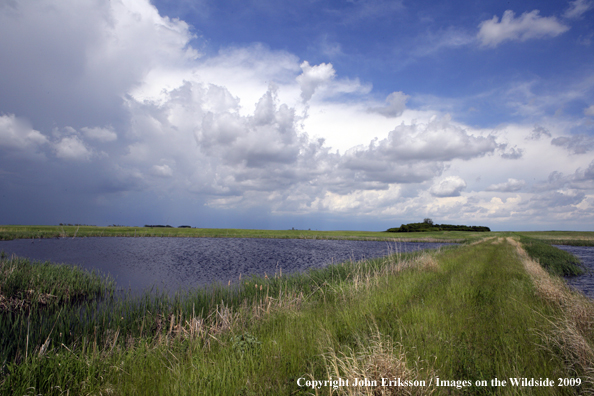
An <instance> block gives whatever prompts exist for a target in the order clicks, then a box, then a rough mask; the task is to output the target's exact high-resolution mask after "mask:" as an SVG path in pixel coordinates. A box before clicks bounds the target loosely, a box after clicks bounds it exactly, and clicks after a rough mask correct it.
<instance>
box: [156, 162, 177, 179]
mask: <svg viewBox="0 0 594 396" xmlns="http://www.w3.org/2000/svg"><path fill="white" fill-rule="evenodd" d="M152 172H153V174H154V175H155V176H160V177H171V176H173V170H172V169H171V168H170V167H169V165H167V164H164V165H153V168H152Z"/></svg>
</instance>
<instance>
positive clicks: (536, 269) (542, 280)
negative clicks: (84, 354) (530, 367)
mask: <svg viewBox="0 0 594 396" xmlns="http://www.w3.org/2000/svg"><path fill="white" fill-rule="evenodd" d="M507 240H508V242H509V243H511V244H512V245H514V246H516V249H517V252H518V255H519V256H520V259H521V260H522V263H523V264H524V268H525V269H526V271H527V272H528V274H529V275H530V277H531V278H532V281H533V282H534V285H535V287H536V293H537V294H538V296H539V297H540V298H542V299H543V300H545V301H547V302H548V303H550V304H553V305H554V306H556V307H558V308H559V309H560V310H561V312H562V320H550V319H548V318H545V319H546V320H547V321H548V322H549V324H550V327H551V329H552V331H551V332H550V333H546V334H544V333H543V334H541V336H542V337H543V340H544V342H545V345H544V347H545V348H547V349H548V350H550V351H552V352H555V351H558V352H559V353H561V355H562V357H563V360H564V362H565V366H566V367H567V368H569V369H570V370H571V371H573V372H575V373H576V375H579V376H581V377H582V380H583V381H584V382H585V383H586V384H587V385H586V386H585V387H584V388H583V390H584V391H585V392H587V393H588V394H594V348H593V346H592V345H593V341H594V303H592V301H590V300H589V299H587V298H586V297H585V296H584V295H583V294H580V293H578V292H575V291H572V290H571V289H569V288H568V287H567V285H566V284H565V282H563V280H562V279H561V278H557V277H551V276H550V275H549V274H548V273H547V272H546V271H545V270H544V269H543V268H542V267H541V266H540V264H538V262H536V261H534V260H532V259H531V258H530V257H529V256H528V254H527V253H526V251H525V250H524V249H523V248H522V246H521V245H520V243H518V242H517V241H516V240H514V239H512V238H507Z"/></svg>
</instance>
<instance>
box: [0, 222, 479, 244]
mask: <svg viewBox="0 0 594 396" xmlns="http://www.w3.org/2000/svg"><path fill="white" fill-rule="evenodd" d="M482 234H483V233H480V232H448V231H441V232H430V233H410V234H408V233H389V232H379V231H378V232H373V231H310V230H245V229H231V228H230V229H226V228H161V227H159V228H148V227H94V226H80V227H78V226H7V225H4V226H0V240H11V239H20V238H56V237H74V236H76V237H111V236H121V237H141V236H144V237H196V238H200V237H210V238H281V239H351V240H379V241H384V240H388V241H392V240H408V241H410V240H423V241H427V240H428V239H429V240H436V241H444V240H447V241H459V242H461V241H465V240H476V239H478V238H481V237H483V236H484V235H482Z"/></svg>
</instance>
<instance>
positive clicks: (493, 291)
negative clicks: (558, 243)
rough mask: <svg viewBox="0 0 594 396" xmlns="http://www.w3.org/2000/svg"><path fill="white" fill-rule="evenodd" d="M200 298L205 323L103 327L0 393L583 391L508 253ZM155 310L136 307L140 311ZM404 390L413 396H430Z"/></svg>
mask: <svg viewBox="0 0 594 396" xmlns="http://www.w3.org/2000/svg"><path fill="white" fill-rule="evenodd" d="M256 285H257V286H256ZM260 287H262V288H260ZM195 293H197V294H196V295H203V296H209V294H208V293H209V292H207V291H203V292H195ZM200 293H203V294H200ZM210 293H211V294H210V296H211V297H210V303H211V304H214V305H210V306H208V305H203V306H202V307H203V308H201V309H202V310H203V312H202V314H198V313H196V312H192V311H195V309H196V306H195V304H196V302H197V301H198V299H197V297H196V295H186V296H182V297H178V299H177V300H176V301H167V304H164V303H165V301H164V300H159V299H157V300H158V301H160V302H161V303H162V304H164V305H168V308H167V309H169V311H165V310H164V311H162V314H163V313H164V312H169V313H170V314H172V315H171V316H169V317H167V316H157V318H158V319H159V318H160V319H159V320H161V321H162V322H164V323H162V328H161V329H158V328H152V327H151V326H148V325H147V324H146V323H147V322H143V323H144V327H143V328H144V333H142V332H141V333H135V331H136V330H138V329H139V327H140V326H142V323H137V327H135V328H134V329H136V330H133V329H132V327H125V326H123V324H122V323H120V324H118V323H112V324H111V325H110V326H109V327H106V328H103V330H104V332H105V333H106V335H105V336H104V337H103V340H102V342H97V341H95V339H94V338H93V336H92V335H91V334H89V333H87V335H86V336H84V337H78V338H76V337H74V338H73V339H72V340H70V341H69V342H68V343H64V344H63V345H62V344H60V343H59V342H53V343H52V344H51V346H50V347H49V348H48V351H47V352H46V353H44V354H41V355H40V354H39V350H38V349H36V350H35V351H36V352H37V353H35V354H29V355H28V358H27V359H24V360H21V361H20V362H19V363H18V364H17V363H13V362H6V363H5V366H4V369H3V370H4V374H3V377H2V379H0V393H2V394H7V395H8V394H39V393H42V394H51V395H61V394H67V392H68V394H70V395H77V394H110V393H112V394H118V395H144V394H160V395H168V394H172V395H173V394H175V395H196V394H205V395H206V394H209V395H210V394H217V395H267V394H269V395H279V394H287V395H289V394H291V395H296V394H312V393H313V394H317V393H319V394H330V390H331V388H328V387H325V388H321V389H320V390H318V391H316V390H312V389H307V388H304V387H300V386H298V385H297V381H299V379H300V378H305V379H311V378H315V379H317V380H324V379H328V377H329V376H333V377H334V378H336V377H337V376H341V377H343V378H351V381H352V377H349V376H353V375H359V378H363V377H361V375H367V376H368V378H370V379H374V378H375V379H379V378H378V376H381V375H386V376H396V375H398V376H402V377H403V379H404V378H408V379H417V380H425V381H427V383H429V381H430V380H432V379H433V381H434V378H435V377H439V378H441V379H442V380H443V379H447V380H467V381H471V382H472V383H473V384H474V381H476V380H487V381H488V382H489V381H490V380H491V379H493V378H495V377H497V378H499V379H507V378H509V377H528V378H531V377H534V378H550V379H552V380H554V381H555V382H556V381H557V378H576V377H580V378H581V379H582V382H583V383H586V380H587V376H586V375H587V373H585V372H583V370H582V369H581V368H580V367H581V366H577V365H574V364H572V362H571V361H568V360H567V359H566V355H564V354H563V351H562V350H559V349H558V348H553V347H550V343H549V342H548V341H549V340H550V339H551V338H552V337H554V336H555V334H554V329H555V326H554V324H555V323H559V322H560V321H564V320H565V318H564V316H563V315H564V313H563V310H562V309H561V308H559V306H557V305H555V304H551V303H550V302H549V301H547V300H546V299H543V298H542V297H541V296H540V295H539V293H537V290H536V288H535V285H534V283H533V281H532V280H531V278H530V276H529V275H528V274H527V273H526V271H525V269H524V267H523V266H522V263H521V260H520V258H519V256H518V255H517V251H516V249H515V247H514V246H513V245H511V244H509V243H507V242H505V241H503V242H502V241H501V240H499V242H497V243H493V240H490V241H487V242H483V243H480V244H476V245H465V246H461V247H455V248H448V249H443V250H442V251H441V252H440V253H436V254H434V255H427V254H424V255H423V254H417V255H414V256H413V255H395V256H392V257H390V258H384V259H381V260H379V259H378V260H372V261H368V262H364V263H359V264H356V263H348V264H345V265H336V266H331V267H329V268H326V269H324V270H319V271H314V272H311V273H308V274H301V275H294V276H290V277H282V278H279V277H278V276H277V277H276V278H274V277H271V278H269V279H255V278H254V279H251V280H250V281H248V282H244V283H242V287H241V288H240V289H235V291H232V290H231V289H229V288H227V289H225V288H224V287H220V288H218V289H213V290H212V291H210ZM221 300H222V301H221ZM152 303H153V302H149V301H146V302H145V304H148V305H146V306H145V308H146V307H148V306H149V305H150V304H152ZM129 304H130V305H131V306H132V305H134V304H133V303H132V302H129ZM584 304H590V305H588V306H589V307H591V304H592V303H591V302H587V303H584ZM191 305H194V307H192V308H193V310H191V309H190V306H191ZM150 307H151V309H155V308H157V306H150ZM208 307H210V308H208ZM162 308H163V309H165V307H164V306H163V307H162ZM209 309H210V311H209ZM149 311H150V310H149ZM145 313H146V310H145ZM154 314H155V312H152V311H151V315H154ZM118 315H119V313H118ZM134 315H136V314H134ZM134 315H132V316H134ZM149 316H150V315H149V314H148V313H147V314H146V315H145V316H142V315H140V316H136V320H138V319H141V320H146V321H148V319H147V318H148V317H149ZM143 318H144V319H143ZM2 319H3V323H4V317H3V318H2ZM158 322H159V321H155V322H153V325H154V324H156V323H158ZM178 324H181V326H178ZM23 325H24V323H21V326H23ZM96 325H99V323H96ZM118 330H119V331H118ZM4 331H5V330H3V332H4ZM98 332H99V331H97V332H96V333H95V334H97V333H98ZM3 335H4V333H3ZM587 336H588V337H589V338H586V339H585V341H584V342H586V344H587V345H589V347H590V348H592V346H593V345H594V335H593V334H591V333H590V334H587ZM590 364H591V363H590ZM590 367H591V366H590ZM433 383H434V382H433ZM339 390H341V391H343V393H344V394H348V393H346V391H347V390H348V389H345V388H341V389H339ZM361 390H365V389H361ZM409 390H411V391H413V392H414V391H417V393H418V394H424V393H426V392H428V391H429V390H431V389H429V388H416V389H412V388H410V389H409ZM433 390H434V391H435V394H444V395H447V394H469V395H470V394H472V395H476V394H502V395H507V394H510V395H511V394H536V395H541V394H542V395H547V394H551V395H557V394H581V393H583V392H586V391H592V390H593V388H592V384H591V383H587V384H585V385H582V386H581V387H579V388H576V387H556V386H555V387H553V388H513V387H510V386H508V387H504V388H493V387H491V386H490V385H487V386H474V385H471V386H467V387H464V388H461V389H457V388H451V387H447V388H434V389H433ZM362 394H364V393H362Z"/></svg>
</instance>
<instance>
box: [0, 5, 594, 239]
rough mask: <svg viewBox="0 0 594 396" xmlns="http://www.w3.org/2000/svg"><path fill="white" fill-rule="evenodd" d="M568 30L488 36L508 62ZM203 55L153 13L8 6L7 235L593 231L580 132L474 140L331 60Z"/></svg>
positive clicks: (2, 13)
mask: <svg viewBox="0 0 594 396" xmlns="http://www.w3.org/2000/svg"><path fill="white" fill-rule="evenodd" d="M582 8H583V7H582ZM576 12H577V11H576ZM584 12H585V11H584ZM572 15H573V14H572ZM567 29H568V28H567V27H566V26H565V25H563V24H561V23H560V22H558V21H557V20H556V19H555V18H553V17H541V16H540V15H539V14H538V12H537V11H533V12H531V13H526V14H523V15H522V16H520V17H519V18H516V17H515V16H514V14H513V13H512V12H511V11H506V13H504V15H503V17H502V19H501V21H499V19H498V18H497V17H494V18H493V19H492V20H488V21H485V22H483V23H482V24H481V27H480V32H479V38H480V40H481V42H482V43H483V45H484V46H490V47H494V46H497V45H499V44H501V43H503V42H505V41H508V40H520V41H524V40H528V39H532V38H542V37H552V36H556V35H559V34H561V33H563V32H565V31H567ZM196 48H200V39H199V38H198V37H197V36H196V35H195V34H194V33H193V30H192V28H191V27H190V26H189V25H188V24H187V23H186V22H184V21H182V20H179V19H174V18H168V17H166V16H162V15H160V14H159V12H158V10H157V9H156V8H155V6H153V5H151V4H150V3H149V2H148V1H134V2H132V1H124V0H115V1H112V2H108V3H94V2H80V1H68V0H65V1H61V2H53V1H50V0H42V1H40V2H37V3H35V4H32V3H28V2H22V3H9V5H7V6H4V7H1V8H0V51H1V52H2V53H8V54H10V55H11V56H6V57H2V58H0V69H2V70H3V73H2V76H0V91H1V92H9V93H10V94H4V95H1V96H0V112H1V113H0V153H1V156H0V180H1V183H0V185H1V186H2V187H0V193H1V194H2V197H3V198H2V199H3V204H4V205H5V206H6V207H10V208H12V210H11V212H12V213H13V214H12V215H11V216H12V217H10V218H7V220H5V221H7V222H16V223H23V222H33V223H39V222H45V223H50V224H55V223H58V222H64V221H66V222H89V223H91V222H94V223H99V224H111V223H112V222H117V223H123V222H125V221H131V222H132V221H133V222H136V223H137V224H143V223H164V222H167V219H170V218H171V219H178V220H179V222H183V223H188V222H191V221H195V222H196V223H198V224H195V225H208V226H215V225H217V221H223V220H221V219H224V218H225V217H226V216H227V217H229V218H230V220H228V221H229V223H228V224H231V225H234V226H239V225H238V224H236V223H233V221H235V219H237V218H243V219H244V220H245V221H246V222H247V223H248V224H255V226H256V227H266V225H267V224H268V223H266V221H269V220H268V219H272V218H280V217H283V216H285V217H287V218H298V217H299V218H307V219H309V220H308V221H311V222H313V223H315V222H316V221H320V220H319V218H320V217H323V216H327V217H328V218H330V217H332V216H345V215H346V217H344V218H346V219H347V220H345V222H347V221H349V219H352V218H355V217H361V216H363V217H365V218H366V219H368V221H369V222H371V223H376V222H377V223H378V224H380V223H381V224H382V226H378V228H386V227H384V226H383V224H384V223H386V222H391V221H397V219H409V220H410V221H413V220H414V219H421V218H423V217H427V216H431V217H433V218H435V220H436V221H440V222H441V221H452V222H453V221H460V222H468V223H470V222H472V223H481V224H482V223H485V222H495V223H500V224H506V222H510V221H518V222H520V223H525V221H526V219H528V218H530V219H531V221H536V222H539V221H549V220H551V219H553V220H555V219H565V220H567V219H570V220H571V219H580V221H583V220H584V219H591V218H592V213H594V212H593V211H591V209H592V208H593V205H594V198H593V195H592V194H593V192H592V191H593V190H592V186H591V184H592V179H593V177H592V175H593V174H594V171H593V170H592V169H594V168H592V167H593V165H592V163H591V162H590V161H588V159H586V158H585V156H584V155H583V154H585V153H587V152H589V151H590V150H591V148H592V147H591V146H592V144H591V143H592V142H591V139H590V138H589V137H588V136H586V135H571V134H568V133H567V132H566V129H565V127H564V125H561V124H556V123H555V122H546V120H545V122H544V123H543V125H544V126H538V127H535V126H534V125H533V124H531V125H530V126H528V125H523V124H509V125H503V126H500V127H498V128H481V127H476V126H470V125H466V124H464V123H461V122H459V121H456V119H455V118H454V117H452V116H451V115H450V114H448V112H447V111H443V110H440V109H434V108H432V107H431V106H425V107H420V106H419V107H414V106H410V105H409V102H410V101H411V99H412V98H413V95H412V94H407V93H405V92H403V91H394V92H392V93H390V94H389V95H387V97H386V96H385V94H384V95H381V96H380V95H377V96H376V94H375V92H373V89H372V86H371V84H369V83H366V82H361V81H360V80H359V79H358V78H352V77H351V78H349V77H343V76H341V75H340V74H339V73H338V72H337V70H336V69H335V67H334V65H333V64H332V63H330V62H319V63H318V64H314V63H313V62H312V63H310V61H308V60H301V59H299V58H298V57H297V56H296V55H294V54H292V53H289V52H287V51H283V50H272V49H270V48H268V47H267V46H265V45H263V44H258V43H255V44H250V45H247V46H234V47H225V48H221V49H220V50H219V51H217V52H214V53H210V54H205V53H201V52H200V50H198V49H196ZM388 92H389V91H388ZM376 97H382V98H383V97H386V99H385V101H382V100H377V99H376ZM589 109H590V108H587V109H586V110H585V112H584V114H585V115H589V112H590V110H589ZM580 111H581V110H580ZM323 117H327V118H326V119H328V120H330V122H329V123H327V124H324V123H319V122H318V121H319V120H322V119H324V118H323ZM347 128H348V130H347ZM549 158H562V159H563V161H559V162H558V163H554V162H551V161H549ZM553 172H558V173H555V174H559V175H571V176H562V177H559V178H555V177H553V178H550V177H549V175H550V174H554V173H553ZM510 175H512V176H513V178H512V177H510ZM501 180H507V182H501ZM38 190H43V191H44V196H43V197H41V196H38V195H39V194H38V195H35V194H33V192H34V191H38ZM514 194H515V195H514ZM543 208H553V209H552V210H551V212H549V213H547V212H546V211H543ZM213 213H215V214H216V216H215V215H214V214H213ZM584 213H588V214H587V215H584ZM209 216H210V217H209ZM74 217H76V219H73V218H74ZM114 217H115V218H116V219H114ZM117 219H121V220H117ZM205 219H209V220H208V221H210V223H205V222H206V220H205ZM263 219H264V220H263ZM186 220H188V221H186ZM250 221H251V222H252V223H250ZM270 221H271V220H270ZM576 221H577V220H576ZM171 222H173V220H171ZM274 224H279V223H278V222H276V223H274ZM320 224H321V223H320ZM489 224H491V223H489Z"/></svg>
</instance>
